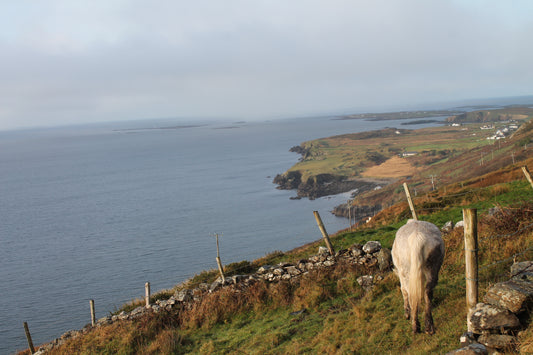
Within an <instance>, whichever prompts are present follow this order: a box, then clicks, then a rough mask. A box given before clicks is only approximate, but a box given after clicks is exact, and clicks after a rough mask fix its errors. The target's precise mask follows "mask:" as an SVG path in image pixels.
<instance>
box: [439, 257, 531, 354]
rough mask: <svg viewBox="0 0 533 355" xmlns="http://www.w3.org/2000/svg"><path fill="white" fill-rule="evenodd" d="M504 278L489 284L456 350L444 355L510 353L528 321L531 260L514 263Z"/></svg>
mask: <svg viewBox="0 0 533 355" xmlns="http://www.w3.org/2000/svg"><path fill="white" fill-rule="evenodd" d="M510 274H511V277H510V279H509V280H508V281H505V282H499V283H497V284H495V285H494V286H492V287H491V288H490V289H489V290H488V291H487V293H486V294H485V296H484V297H483V303H478V304H477V305H476V307H475V309H474V310H473V313H472V316H471V318H470V329H472V331H471V332H468V333H465V334H463V336H462V337H461V345H465V346H464V347H463V348H461V349H459V350H455V351H452V352H450V353H448V354H499V353H500V352H502V351H504V352H514V351H516V350H517V349H516V346H517V344H518V336H519V334H520V332H521V331H523V330H524V329H526V328H527V327H528V326H529V324H530V321H531V313H532V310H533V261H523V262H519V263H514V264H513V265H512V266H511V270H510Z"/></svg>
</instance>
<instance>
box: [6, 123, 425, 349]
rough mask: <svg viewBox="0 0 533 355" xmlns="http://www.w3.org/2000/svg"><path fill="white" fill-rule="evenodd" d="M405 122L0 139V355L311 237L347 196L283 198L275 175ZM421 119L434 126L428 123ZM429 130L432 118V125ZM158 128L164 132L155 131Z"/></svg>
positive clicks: (131, 128) (207, 126)
mask: <svg viewBox="0 0 533 355" xmlns="http://www.w3.org/2000/svg"><path fill="white" fill-rule="evenodd" d="M403 122H406V121H401V120H396V121H378V122H370V121H363V120H332V119H331V118H329V117H317V118H305V119H304V118H300V119H286V120H276V121H264V122H248V123H247V122H238V123H234V122H217V121H213V122H208V121H206V122H201V123H198V122H191V121H189V122H187V121H176V120H150V121H136V122H121V123H113V124H99V125H87V126H76V127H60V128H53V129H34V130H24V131H9V132H0V191H1V194H0V196H1V203H0V218H1V222H0V244H1V247H0V282H1V283H2V294H1V297H0V353H2V354H3V353H12V352H15V351H16V350H21V349H24V348H26V347H27V346H26V340H25V336H24V330H23V327H22V324H23V322H24V321H26V322H28V324H29V327H30V331H31V333H32V336H33V340H34V343H35V344H41V343H44V342H48V341H51V340H53V339H54V338H56V337H58V336H60V335H61V334H63V333H64V332H65V331H67V330H70V329H81V328H82V327H83V326H84V325H85V324H87V323H89V322H90V313H89V300H90V299H94V300H95V304H96V315H97V317H98V318H99V317H103V316H106V315H107V314H109V312H111V311H113V310H115V309H116V308H118V307H120V306H121V305H122V304H123V303H125V302H127V301H130V300H132V299H135V298H140V297H142V296H143V294H144V283H145V282H147V281H149V282H150V283H151V287H152V290H161V289H165V288H170V287H172V286H174V285H175V284H177V283H179V282H182V281H184V280H186V279H187V278H189V277H191V276H193V275H194V274H197V273H199V272H201V271H202V270H205V269H212V268H215V267H216V263H215V256H216V243H215V238H214V237H213V235H214V233H219V234H221V237H220V253H221V258H222V262H223V263H224V264H228V263H231V262H236V261H240V260H253V259H255V258H258V257H261V256H263V255H265V254H267V253H269V252H272V251H276V250H282V251H286V250H289V249H292V248H295V247H297V246H300V245H302V244H305V243H308V242H312V241H315V240H317V239H320V237H321V235H320V231H319V230H318V228H317V226H316V222H315V220H314V217H313V213H312V211H314V210H316V211H319V212H320V214H321V216H322V219H323V221H324V224H325V226H326V228H327V230H328V232H330V233H333V232H335V231H337V230H339V229H343V228H346V227H347V226H348V221H347V220H346V219H344V218H337V217H335V216H333V215H332V214H331V213H330V211H331V210H332V209H333V207H334V206H336V205H338V204H340V203H343V202H345V201H346V200H347V199H348V198H349V194H340V195H336V196H329V197H324V198H320V199H316V200H313V201H310V200H308V199H302V200H290V199H289V198H290V197H291V196H295V192H294V191H281V190H277V189H276V188H275V185H274V184H273V183H272V179H273V178H274V176H275V175H276V174H278V173H282V172H284V171H285V170H287V169H288V168H290V167H291V166H292V165H293V164H294V163H295V162H296V161H297V160H298V158H299V155H297V154H295V153H290V152H289V151H288V150H289V148H290V147H292V146H294V145H298V144H300V143H301V142H303V141H306V140H311V139H316V138H320V137H325V136H331V135H335V134H344V133H351V132H360V131H365V130H372V129H379V128H383V127H385V126H396V127H401V128H420V127H425V126H428V125H416V126H405V125H402V126H400V124H401V123H403ZM429 125H431V124H429ZM433 125H434V124H433ZM161 128H164V129H161Z"/></svg>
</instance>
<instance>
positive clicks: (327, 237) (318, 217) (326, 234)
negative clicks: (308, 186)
mask: <svg viewBox="0 0 533 355" xmlns="http://www.w3.org/2000/svg"><path fill="white" fill-rule="evenodd" d="M313 214H314V215H315V219H316V223H317V224H318V228H320V231H321V232H322V236H323V237H324V241H325V242H326V246H327V247H328V250H329V253H330V255H332V256H335V251H334V250H333V245H331V241H330V240H329V235H328V232H326V228H325V227H324V223H322V218H320V215H319V214H318V211H313Z"/></svg>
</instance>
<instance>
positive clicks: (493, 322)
mask: <svg viewBox="0 0 533 355" xmlns="http://www.w3.org/2000/svg"><path fill="white" fill-rule="evenodd" d="M470 324H471V326H472V331H473V332H474V333H476V334H481V333H484V332H490V331H497V330H501V329H516V328H520V321H519V320H518V318H517V317H516V315H514V314H513V313H511V312H509V311H508V310H507V309H503V308H500V307H497V306H494V305H491V304H485V303H478V304H477V305H476V307H475V308H474V310H473V312H472V316H471V317H470Z"/></svg>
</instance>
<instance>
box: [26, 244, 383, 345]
mask: <svg viewBox="0 0 533 355" xmlns="http://www.w3.org/2000/svg"><path fill="white" fill-rule="evenodd" d="M390 255H391V252H390V250H389V249H386V248H383V247H382V246H381V244H380V243H379V242H376V241H370V242H367V243H366V244H365V245H361V244H354V245H352V246H351V247H350V248H348V249H343V250H339V251H338V252H337V253H336V254H335V255H330V254H329V252H328V250H327V249H326V248H323V247H321V248H319V253H318V254H316V255H313V256H310V257H309V258H307V259H302V260H299V261H298V262H297V263H287V262H282V263H280V264H277V265H263V266H261V267H260V268H259V269H258V270H257V271H256V272H255V273H253V274H250V275H233V276H229V277H226V278H225V280H224V281H222V279H221V278H218V279H217V280H215V281H214V282H212V283H210V284H208V283H203V284H200V285H199V286H198V287H196V288H194V289H180V290H177V291H176V292H175V293H174V294H173V295H172V296H171V297H170V298H168V299H166V300H157V301H156V302H155V303H154V304H150V305H149V306H140V307H137V308H135V309H134V310H132V311H131V312H124V311H123V312H120V313H119V314H115V315H109V316H106V317H103V318H100V319H98V321H97V322H96V325H95V327H101V326H104V325H107V324H112V323H115V322H121V321H132V320H135V319H138V318H140V317H143V316H144V315H146V314H148V313H158V312H169V311H172V310H173V309H174V308H177V309H180V308H178V307H187V306H190V305H191V304H192V303H193V302H198V301H200V300H201V299H202V297H204V296H205V295H206V294H208V293H213V292H217V291H218V290H219V289H221V288H223V287H235V288H239V289H245V288H246V287H247V286H249V285H250V284H252V283H254V282H259V281H264V282H279V281H282V280H297V279H298V278H299V277H302V276H303V275H307V274H309V272H310V271H311V270H317V269H324V268H328V267H333V266H335V265H337V264H338V263H340V262H347V263H351V264H356V265H364V266H366V267H367V269H368V270H375V271H376V272H377V270H378V269H379V270H381V271H387V270H389V269H390V268H391V267H392V258H391V256H390ZM382 279H383V278H382V277H381V276H380V275H377V276H374V275H363V276H361V277H359V278H358V279H357V282H358V283H359V284H360V285H361V287H363V289H365V290H366V291H369V290H371V289H372V287H373V286H374V284H375V283H376V282H379V281H381V280H382ZM92 328H93V327H92V326H91V325H87V326H86V327H85V328H83V329H82V330H71V331H68V332H66V333H65V334H63V335H62V336H61V337H60V338H57V339H55V340H54V341H52V342H50V343H48V344H46V345H44V346H42V347H41V348H40V349H39V350H38V351H37V352H36V353H35V354H45V353H46V352H48V351H50V350H51V349H53V348H55V347H57V346H59V345H61V344H63V343H64V342H65V341H66V340H68V339H70V338H72V337H77V336H80V335H83V334H86V333H88V332H90V331H91V329H92Z"/></svg>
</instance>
